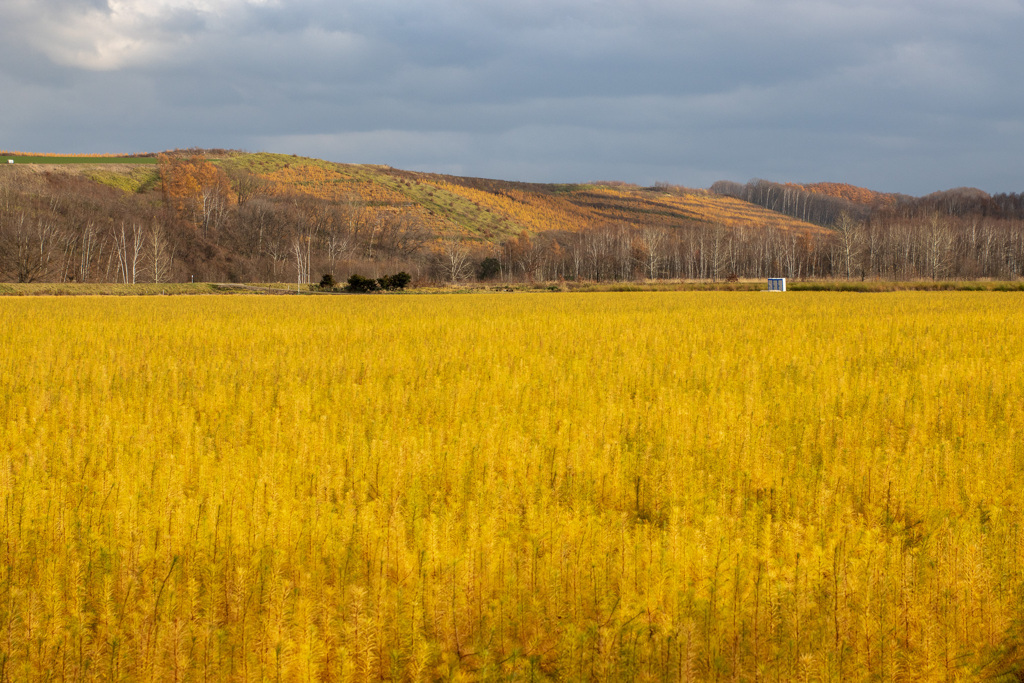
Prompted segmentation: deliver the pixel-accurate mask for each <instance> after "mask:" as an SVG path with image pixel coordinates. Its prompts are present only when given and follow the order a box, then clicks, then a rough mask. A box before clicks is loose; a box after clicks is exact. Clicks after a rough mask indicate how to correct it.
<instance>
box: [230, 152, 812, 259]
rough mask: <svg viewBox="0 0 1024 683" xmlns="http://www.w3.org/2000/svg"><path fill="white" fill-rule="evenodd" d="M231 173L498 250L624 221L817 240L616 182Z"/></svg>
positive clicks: (326, 166) (750, 216)
mask: <svg viewBox="0 0 1024 683" xmlns="http://www.w3.org/2000/svg"><path fill="white" fill-rule="evenodd" d="M214 163H216V164H218V165H219V166H221V167H222V168H224V169H225V170H226V171H228V172H229V173H237V172H239V171H247V172H250V173H252V174H253V175H255V176H257V177H258V178H260V179H262V180H264V181H266V182H267V183H268V186H269V188H270V190H271V191H272V192H273V193H274V194H276V195H286V194H288V193H292V192H299V193H302V194H305V195H308V196H311V197H316V198H319V199H326V200H331V201H340V200H344V201H351V202H358V203H360V204H362V205H364V206H367V207H372V208H375V209H377V210H386V211H399V212H408V213H411V214H412V215H414V216H416V217H417V218H418V219H419V220H422V221H423V222H424V223H425V224H426V225H427V226H429V227H430V228H431V229H432V230H434V231H436V232H438V233H440V234H449V235H460V236H465V237H469V238H472V239H474V240H478V241H487V242H500V241H503V240H504V239H507V238H509V237H511V236H515V235H519V234H521V233H523V232H526V233H527V234H530V235H534V234H539V233H542V232H548V231H556V230H568V231H578V230H585V229H587V228H589V227H594V226H597V225H601V224H605V223H609V222H622V223H626V224H631V225H657V226H660V227H665V228H674V227H680V226H685V225H693V224H694V223H709V224H720V225H723V226H726V227H729V228H739V227H751V228H768V227H771V228H777V229H779V230H783V231H794V230H795V231H798V232H802V233H816V232H821V231H822V230H821V228H820V227H819V226H815V225H813V224H811V223H807V222H804V221H800V220H797V219H794V218H791V217H789V216H786V215H784V214H780V213H777V212H775V211H771V210H768V209H765V208H763V207H759V206H757V205H754V204H751V203H750V202H745V201H741V200H737V199H735V198H732V197H726V196H721V195H717V194H714V193H709V192H707V191H705V190H690V189H686V188H679V187H655V188H642V187H637V186H633V185H626V184H623V183H595V184H585V185H583V184H580V185H557V184H536V183H520V182H512V181H503V180H490V179H483V178H465V177H457V176H447V175H438V174H432V173H418V172H413V171H402V170H398V169H394V168H390V167H388V166H375V165H357V164H340V163H332V162H327V161H322V160H318V159H311V158H306V157H296V156H288V155H282V154H268V153H259V154H237V155H233V156H230V157H228V158H223V159H220V160H217V161H215V162H214Z"/></svg>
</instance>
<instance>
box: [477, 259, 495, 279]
mask: <svg viewBox="0 0 1024 683" xmlns="http://www.w3.org/2000/svg"><path fill="white" fill-rule="evenodd" d="M499 275H501V263H499V262H498V259H496V258H494V257H493V256H488V257H487V258H485V259H484V260H483V261H481V262H480V267H479V268H477V271H476V277H477V279H478V280H493V279H494V278H496V277H498V276H499Z"/></svg>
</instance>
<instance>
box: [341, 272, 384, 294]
mask: <svg viewBox="0 0 1024 683" xmlns="http://www.w3.org/2000/svg"><path fill="white" fill-rule="evenodd" d="M378 288H379V286H378V284H377V281H376V280H374V279H373V278H369V277H363V276H362V275H356V274H353V275H352V277H350V278H349V279H348V291H350V292H374V291H376V290H377V289H378Z"/></svg>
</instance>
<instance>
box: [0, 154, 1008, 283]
mask: <svg viewBox="0 0 1024 683" xmlns="http://www.w3.org/2000/svg"><path fill="white" fill-rule="evenodd" d="M18 160H19V161H21V162H26V163H17V164H11V165H3V168H0V280H3V279H6V280H9V281H19V282H33V281H55V282H66V281H79V282H112V281H117V282H124V283H134V282H146V281H148V282H165V281H168V280H171V281H174V280H176V281H190V280H192V279H195V280H196V281H214V282H223V281H235V282H281V281H291V282H293V283H299V284H302V283H312V282H316V281H318V280H319V278H320V275H322V274H325V273H331V274H333V275H334V277H335V279H337V280H343V279H344V278H346V277H347V276H348V275H351V274H353V273H359V274H362V275H370V276H373V277H378V276H380V275H382V274H387V273H394V272H398V271H399V270H406V271H407V272H410V273H411V274H412V275H413V276H414V278H415V281H416V282H419V283H423V282H430V281H433V282H442V281H458V280H464V279H467V278H473V277H477V278H482V279H494V278H497V279H500V280H502V281H513V280H525V281H534V280H542V281H544V280H555V279H561V278H564V279H567V280H598V281H599V280H633V279H638V278H645V279H660V278H675V279H696V280H703V279H711V280H715V279H719V278H726V277H728V276H737V277H751V278H763V277H766V276H768V275H777V274H782V275H785V276H788V277H791V278H792V277H795V278H805V277H812V278H817V277H830V276H836V275H841V276H843V277H853V276H854V274H858V275H860V276H861V277H869V276H870V277H887V278H896V277H900V278H907V277H914V276H922V275H923V276H927V277H939V276H940V275H945V276H962V275H968V276H985V277H1002V276H1016V274H1017V273H1018V271H1019V270H1020V268H1021V267H1024V266H1021V264H1024V255H1020V256H1018V255H1017V252H1018V251H1020V247H1019V245H1018V243H1017V242H1014V240H1015V239H1017V235H1018V232H1019V225H1018V224H1014V223H1012V221H1013V220H1019V219H1020V218H1021V217H1022V216H1024V201H1021V197H1020V196H1017V195H1009V196H1005V195H1000V196H995V197H990V196H989V195H987V194H985V193H980V191H976V192H975V191H966V190H956V191H950V192H947V193H938V194H936V195H933V196H930V197H926V198H921V199H913V198H909V197H903V196H900V195H887V194H884V193H875V192H871V191H868V190H864V189H863V188H856V187H853V186H849V185H843V184H839V183H813V184H807V185H797V184H780V183H772V182H769V181H763V180H757V181H752V182H750V183H747V184H746V185H740V184H737V183H727V182H720V183H716V184H715V185H713V186H712V187H711V188H710V189H709V190H702V189H690V188H685V187H679V186H671V185H665V184H659V185H657V186H654V187H639V186H636V185H630V184H627V183H621V182H593V183H586V184H536V183H524V182H514V181H505V180H494V179H485V178H468V177H457V176H450V175H441V174H433V173H421V172H412V171H404V170H400V169H394V168H391V167H388V166H380V165H365V164H342V163H334V162H328V161H324V160H320V159H313V158H307V157H299V156H295V155H283V154H269V153H256V154H251V153H243V152H237V151H230V150H195V149H193V150H184V151H175V152H167V153H161V154H146V155H134V156H106V157H58V156H34V157H32V156H21V157H18ZM28 162H31V163H28ZM42 162H46V163H42ZM93 162H94V163H93ZM936 212H939V213H943V214H948V215H949V216H950V219H949V221H945V220H944V222H943V223H942V227H943V229H944V230H948V231H949V235H948V236H947V235H946V234H945V233H943V235H942V236H941V239H938V238H934V236H932V237H929V236H928V235H926V231H925V229H926V228H927V229H928V230H931V228H928V225H930V223H929V221H931V222H932V223H934V220H932V219H931V218H929V216H930V215H933V214H935V213H936ZM843 214H846V215H847V216H848V217H849V218H852V220H853V223H852V224H849V223H848V224H849V225H852V228H851V229H845V228H844V230H843V231H841V233H839V232H836V231H835V230H834V229H833V228H834V226H835V224H836V221H837V219H838V218H839V217H840V216H842V215H843ZM971 216H982V217H986V219H992V220H995V221H997V222H991V221H990V222H988V223H986V222H977V221H975V222H974V223H971V225H973V226H974V227H973V228H972V230H973V232H972V233H971V239H972V240H974V241H973V242H971V245H972V246H971V247H970V249H973V250H975V251H977V252H978V253H975V254H972V253H968V252H969V251H970V249H968V248H967V247H965V246H964V245H963V244H962V243H961V242H960V241H959V237H958V231H960V230H961V229H966V228H963V226H961V225H960V223H957V222H956V221H959V220H961V219H963V220H964V221H966V220H967V218H969V217H971ZM908 221H909V222H908ZM999 221H1001V222H999ZM1007 221H1010V222H1007ZM966 224H967V223H964V225H966ZM897 228H898V229H897ZM986 231H988V232H987V233H986ZM983 233H985V234H983ZM982 238H984V239H985V240H987V241H986V242H985V243H984V244H985V245H986V246H985V247H984V250H980V249H981V248H980V247H978V246H977V245H978V244H980V242H978V240H980V239H982ZM936 249H939V250H941V251H942V252H943V253H941V254H938V253H932V252H935V250H936ZM929 250H931V251H929ZM979 250H980V251H979Z"/></svg>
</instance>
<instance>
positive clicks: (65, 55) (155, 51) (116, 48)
mask: <svg viewBox="0 0 1024 683" xmlns="http://www.w3.org/2000/svg"><path fill="white" fill-rule="evenodd" d="M272 2H274V0H109V1H108V2H106V3H96V2H71V3H55V4H41V3H28V2H22V3H18V4H16V6H15V7H14V8H11V9H10V10H9V11H12V10H13V11H12V13H14V14H16V15H20V16H18V17H17V18H18V20H19V22H18V23H21V24H22V26H23V28H26V29H27V32H26V37H27V41H28V42H29V44H30V45H31V46H32V47H34V48H35V49H37V50H39V51H40V52H42V53H43V54H45V55H46V56H47V57H48V58H50V59H51V60H52V61H53V62H55V63H56V64H60V65H63V66H70V67H76V68H81V69H90V70H96V71H109V70H115V69H120V68H123V67H126V66H142V65H146V64H149V63H152V62H154V61H159V60H161V59H162V58H165V57H167V56H168V55H170V54H172V53H174V52H175V51H177V50H179V49H181V48H182V47H184V46H186V45H187V44H188V43H189V42H190V40H191V39H192V38H193V37H194V36H195V35H196V34H198V33H201V32H203V31H206V30H210V29H216V28H217V24H219V23H221V22H222V21H223V20H224V19H226V18H227V17H229V16H231V15H233V14H238V13H239V12H241V11H243V10H245V9H246V8H247V7H250V6H264V5H268V4H271V3H272ZM19 6H20V9H21V11H20V12H19V11H18V9H19Z"/></svg>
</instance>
